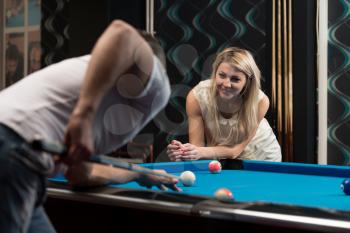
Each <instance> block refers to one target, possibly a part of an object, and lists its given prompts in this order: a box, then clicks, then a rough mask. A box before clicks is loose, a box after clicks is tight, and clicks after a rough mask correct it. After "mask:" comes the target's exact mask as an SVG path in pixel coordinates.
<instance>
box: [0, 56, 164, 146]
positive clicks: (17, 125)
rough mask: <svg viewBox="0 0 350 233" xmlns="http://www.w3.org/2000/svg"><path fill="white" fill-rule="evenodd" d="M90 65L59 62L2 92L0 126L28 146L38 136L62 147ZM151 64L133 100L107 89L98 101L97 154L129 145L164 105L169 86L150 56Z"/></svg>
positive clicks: (83, 60)
mask: <svg viewBox="0 0 350 233" xmlns="http://www.w3.org/2000/svg"><path fill="white" fill-rule="evenodd" d="M89 60H90V55H86V56H82V57H78V58H72V59H67V60H64V61H62V62H59V63H57V64H54V65H51V66H48V67H46V68H44V69H42V70H40V71H38V72H35V73H33V74H30V75H29V76H27V77H25V78H23V79H22V80H21V81H19V82H17V83H15V84H14V85H12V86H10V87H8V88H6V89H4V90H3V91H1V92H0V122H1V123H3V124H5V125H7V126H8V127H10V128H12V129H13V130H14V131H16V132H17V133H18V134H19V135H21V136H22V137H24V138H25V139H26V140H27V141H31V140H32V139H33V138H34V136H35V135H40V136H41V137H43V138H45V139H47V140H53V141H59V142H62V141H63V140H64V133H65V129H66V125H67V123H68V119H69V116H70V114H71V112H72V110H73V108H74V106H75V104H76V102H77V99H78V96H79V92H80V87H81V85H82V82H83V79H84V76H85V72H86V69H87V66H88V62H89ZM153 61H154V64H153V70H152V74H151V78H150V80H149V82H148V83H147V86H146V88H145V90H144V91H143V92H142V93H141V94H140V95H139V96H138V97H137V98H125V97H123V96H122V95H121V94H120V93H119V92H118V91H117V88H112V89H111V90H109V91H108V93H107V94H106V95H105V96H104V98H103V99H102V101H101V104H100V106H99V108H98V111H97V114H96V118H95V120H94V122H93V134H94V135H93V137H94V145H95V150H96V151H95V152H96V153H108V152H111V151H112V150H115V149H117V148H119V147H121V146H122V145H123V144H125V143H126V142H128V141H130V140H131V139H132V138H133V137H134V136H136V134H137V133H138V132H139V131H140V130H141V129H142V128H143V127H144V126H145V125H146V124H147V123H148V122H149V121H150V120H151V119H152V118H153V117H154V116H155V114H157V113H158V112H159V111H160V110H161V109H162V108H163V107H165V105H166V104H167V101H168V99H169V96H170V85H169V80H168V77H167V74H166V72H165V69H164V68H163V66H162V65H161V64H160V62H159V60H158V59H157V58H156V57H155V56H154V58H153Z"/></svg>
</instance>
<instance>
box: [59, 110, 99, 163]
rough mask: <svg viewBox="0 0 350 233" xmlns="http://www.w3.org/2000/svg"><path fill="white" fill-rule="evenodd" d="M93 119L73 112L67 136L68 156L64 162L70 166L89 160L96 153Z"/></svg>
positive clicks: (87, 115)
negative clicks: (93, 137) (93, 138)
mask: <svg viewBox="0 0 350 233" xmlns="http://www.w3.org/2000/svg"><path fill="white" fill-rule="evenodd" d="M91 119H92V117H91V116H89V114H79V113H78V114H76V113H74V112H73V114H72V116H71V117H70V119H69V122H68V126H67V129H66V135H65V144H66V147H67V155H66V156H65V158H64V159H63V162H65V163H66V164H68V165H69V166H71V165H73V164H77V163H79V162H81V161H82V160H87V159H88V158H89V157H90V156H91V154H92V153H93V151H94V147H93V142H92V120H91Z"/></svg>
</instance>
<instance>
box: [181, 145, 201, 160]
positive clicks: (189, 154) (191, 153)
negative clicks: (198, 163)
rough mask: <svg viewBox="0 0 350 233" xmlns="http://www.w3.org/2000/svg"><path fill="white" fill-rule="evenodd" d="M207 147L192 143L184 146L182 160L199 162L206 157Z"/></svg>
mask: <svg viewBox="0 0 350 233" xmlns="http://www.w3.org/2000/svg"><path fill="white" fill-rule="evenodd" d="M204 153H205V147H200V146H195V145H193V144H191V143H186V144H183V145H182V154H181V157H180V158H181V160H198V159H202V158H203V157H204Z"/></svg>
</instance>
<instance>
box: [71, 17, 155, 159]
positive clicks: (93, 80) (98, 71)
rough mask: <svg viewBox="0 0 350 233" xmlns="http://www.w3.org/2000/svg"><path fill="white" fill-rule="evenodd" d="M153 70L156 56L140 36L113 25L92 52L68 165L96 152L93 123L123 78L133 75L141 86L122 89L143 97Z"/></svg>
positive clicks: (127, 84) (130, 84)
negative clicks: (111, 91) (108, 94)
mask: <svg viewBox="0 0 350 233" xmlns="http://www.w3.org/2000/svg"><path fill="white" fill-rule="evenodd" d="M152 68H153V52H152V50H151V48H150V47H149V45H148V44H147V42H146V41H145V40H144V39H143V38H142V37H141V36H140V34H139V33H138V32H137V31H136V30H135V29H134V28H133V27H132V26H130V25H128V24H127V23H125V22H123V21H120V20H117V21H114V22H113V23H111V25H110V26H109V27H108V28H107V29H106V31H105V32H104V33H103V34H102V36H101V37H100V38H99V40H98V41H97V43H96V45H95V47H94V49H93V51H92V54H91V59H90V62H89V65H88V68H87V71H86V75H85V78H84V83H83V85H82V88H81V91H80V96H79V100H78V103H77V105H76V106H75V108H74V110H73V113H72V115H71V117H70V119H69V123H68V126H67V132H66V139H65V141H66V145H67V148H68V156H67V159H66V160H65V162H66V163H68V164H72V163H75V162H79V161H81V160H82V159H84V158H87V157H89V156H90V155H91V153H92V152H93V151H94V149H93V143H92V132H91V130H92V121H93V119H94V116H95V113H96V111H97V108H98V106H99V104H100V102H101V100H102V98H103V96H104V95H105V93H106V92H107V91H108V90H109V89H110V88H112V87H113V86H115V85H116V84H117V83H118V79H119V78H121V77H123V76H124V77H130V75H131V76H132V77H136V78H137V80H138V82H137V83H136V84H135V82H120V83H121V84H120V85H122V87H118V88H122V89H123V90H125V91H127V93H131V94H134V95H137V94H139V93H141V92H142V90H143V89H144V87H145V85H146V84H147V82H148V79H149V77H150V74H151V72H152ZM126 74H128V75H126ZM134 79H135V78H134Z"/></svg>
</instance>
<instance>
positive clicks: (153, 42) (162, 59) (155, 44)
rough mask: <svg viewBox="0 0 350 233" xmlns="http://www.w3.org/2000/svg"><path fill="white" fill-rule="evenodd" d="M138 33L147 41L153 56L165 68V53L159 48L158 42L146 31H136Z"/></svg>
mask: <svg viewBox="0 0 350 233" xmlns="http://www.w3.org/2000/svg"><path fill="white" fill-rule="evenodd" d="M138 32H139V33H140V35H141V36H142V37H143V38H144V39H145V40H146V41H147V43H148V44H149V46H150V47H151V48H152V51H153V53H154V55H156V56H157V57H158V59H159V61H160V62H161V63H162V65H163V66H164V68H166V58H165V53H164V50H163V48H162V46H160V43H159V40H158V39H157V38H155V37H154V36H152V35H151V34H150V33H148V32H146V31H143V30H138Z"/></svg>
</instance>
